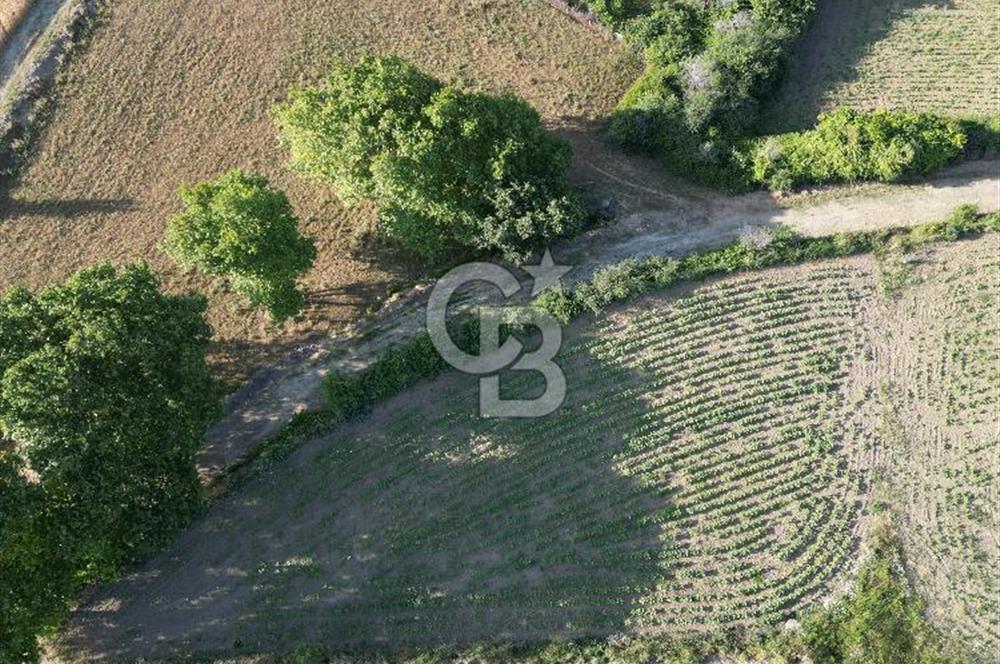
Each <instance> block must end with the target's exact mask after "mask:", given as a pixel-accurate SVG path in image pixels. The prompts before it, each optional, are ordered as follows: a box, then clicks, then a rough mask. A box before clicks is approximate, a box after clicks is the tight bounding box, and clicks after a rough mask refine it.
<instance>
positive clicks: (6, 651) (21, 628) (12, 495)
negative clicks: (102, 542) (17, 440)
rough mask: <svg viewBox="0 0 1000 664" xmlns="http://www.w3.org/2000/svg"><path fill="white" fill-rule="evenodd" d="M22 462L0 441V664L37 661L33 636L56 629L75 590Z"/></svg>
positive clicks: (55, 526)
mask: <svg viewBox="0 0 1000 664" xmlns="http://www.w3.org/2000/svg"><path fill="white" fill-rule="evenodd" d="M59 524H60V521H59V520H58V519H57V518H56V514H54V512H53V510H51V509H50V508H49V507H48V505H47V502H46V500H45V491H44V489H43V487H42V485H41V484H39V483H37V482H32V481H30V480H29V479H28V477H27V473H26V469H25V465H24V462H23V459H21V458H19V457H18V455H17V454H16V452H15V451H14V450H13V449H12V446H11V444H10V443H9V442H8V443H6V444H5V443H4V442H3V440H2V439H0V661H3V662H15V663H16V662H23V661H32V660H34V659H36V658H37V635H38V633H39V632H42V631H45V630H47V629H51V628H53V627H55V626H56V624H57V623H58V621H59V619H60V618H61V617H62V614H63V612H64V611H65V607H66V603H67V601H68V600H69V599H70V596H71V591H72V589H73V588H74V587H75V586H74V581H73V575H74V570H73V567H72V565H71V563H70V559H69V557H68V556H67V553H68V548H69V547H68V546H67V545H68V543H67V542H65V541H63V539H62V538H61V534H62V529H61V527H60V525H59Z"/></svg>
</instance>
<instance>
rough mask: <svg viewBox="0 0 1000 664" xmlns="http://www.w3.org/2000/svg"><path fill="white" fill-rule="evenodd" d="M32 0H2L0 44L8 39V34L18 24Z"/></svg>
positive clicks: (0, 2) (0, 4)
mask: <svg viewBox="0 0 1000 664" xmlns="http://www.w3.org/2000/svg"><path fill="white" fill-rule="evenodd" d="M30 4H31V0H0V46H3V43H4V42H5V41H6V40H7V35H8V34H10V32H11V31H12V30H13V29H14V28H15V26H17V22H18V21H19V20H20V19H21V16H22V15H23V14H24V12H25V10H26V9H27V8H28V6H29V5H30Z"/></svg>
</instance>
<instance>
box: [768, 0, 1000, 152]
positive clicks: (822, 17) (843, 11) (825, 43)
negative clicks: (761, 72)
mask: <svg viewBox="0 0 1000 664" xmlns="http://www.w3.org/2000/svg"><path fill="white" fill-rule="evenodd" d="M998 42H1000V12H998V11H997V5H996V2H994V1H993V0H948V1H947V2H928V1H927V0H884V1H880V2H871V1H870V0H822V1H821V2H819V3H818V9H817V11H816V15H815V16H814V18H813V21H812V24H811V26H810V28H809V29H808V30H807V31H806V33H805V34H804V35H803V37H802V39H801V41H800V44H799V46H798V48H797V49H796V50H794V51H793V52H792V54H791V57H790V63H789V66H788V73H787V75H786V78H785V80H784V81H783V83H782V85H781V87H780V89H779V92H778V93H777V94H776V95H775V96H774V97H773V98H772V100H771V101H770V103H769V104H767V105H766V107H765V114H764V115H765V120H764V125H765V130H766V131H768V132H779V131H790V130H795V129H803V128H806V127H809V126H812V124H813V123H814V122H815V120H816V115H817V114H818V113H819V112H820V111H824V110H829V109H830V108H832V107H834V106H849V107H852V108H859V109H871V108H902V109H907V110H914V111H931V112H935V113H941V114H944V115H953V116H954V115H987V114H996V113H1000V77H998V63H997V56H996V45H997V43H998Z"/></svg>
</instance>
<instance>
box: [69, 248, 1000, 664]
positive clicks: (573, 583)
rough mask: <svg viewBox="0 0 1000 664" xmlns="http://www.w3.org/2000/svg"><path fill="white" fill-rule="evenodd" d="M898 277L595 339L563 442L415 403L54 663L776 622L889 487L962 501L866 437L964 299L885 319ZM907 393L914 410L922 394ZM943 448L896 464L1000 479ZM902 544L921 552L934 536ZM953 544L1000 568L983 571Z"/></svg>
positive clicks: (803, 279)
mask: <svg viewBox="0 0 1000 664" xmlns="http://www.w3.org/2000/svg"><path fill="white" fill-rule="evenodd" d="M996 250H997V238H996V236H987V237H985V238H982V239H979V240H974V241H969V242H963V243H960V244H957V245H954V246H949V247H945V248H943V249H940V250H939V249H934V250H932V251H929V252H927V253H926V254H925V255H923V256H922V260H923V261H924V263H925V264H926V265H929V266H948V268H949V270H952V271H954V273H955V274H963V275H972V278H975V279H977V280H978V281H977V283H985V282H987V281H988V280H989V276H988V275H989V273H988V272H983V271H982V270H984V268H985V266H984V264H983V263H984V261H983V256H984V254H987V255H995V252H996ZM889 267H891V268H892V269H895V266H887V265H883V264H880V263H878V262H876V261H875V260H874V259H872V258H867V257H859V258H853V259H848V260H841V261H830V262H824V263H819V264H816V265H809V266H802V267H798V268H782V269H777V270H768V271H765V272H762V273H759V274H754V275H745V276H739V277H733V278H728V279H723V280H718V281H714V282H713V283H710V284H707V285H704V286H700V287H696V288H694V289H691V288H684V289H680V290H678V291H674V292H667V293H664V294H660V295H655V296H650V297H646V298H643V299H641V300H638V301H637V302H635V303H633V304H631V305H629V306H627V307H624V308H619V309H615V310H612V311H611V312H609V315H608V316H606V317H604V318H602V319H600V320H598V321H596V322H586V321H583V322H581V323H579V324H577V326H576V328H575V329H574V330H573V331H572V332H571V334H570V341H569V342H568V343H567V345H566V348H565V351H564V354H563V356H562V362H563V363H564V366H565V367H566V368H567V373H568V375H569V384H570V388H571V389H570V395H571V396H570V401H569V402H568V403H567V404H566V405H565V406H564V408H563V409H561V410H560V411H558V412H557V413H556V414H554V415H553V416H551V417H548V418H543V419H540V420H531V421H496V420H481V419H479V418H478V417H477V416H476V415H475V403H476V388H475V385H474V384H472V382H471V381H470V379H468V378H467V377H463V376H459V375H450V376H445V377H443V378H442V379H440V380H437V381H434V382H432V383H429V384H426V385H423V386H421V387H420V388H418V389H417V390H415V391H412V392H410V393H408V394H406V395H403V396H402V397H400V398H397V399H395V400H393V401H391V402H389V403H387V404H386V405H385V406H384V407H382V408H380V409H379V410H378V412H377V413H376V414H375V415H374V416H373V417H372V418H370V419H368V420H366V421H364V422H360V423H357V424H355V425H351V426H348V427H344V428H341V429H340V430H338V431H336V432H334V433H333V434H331V435H329V436H327V437H324V438H322V439H320V440H316V441H313V442H311V443H309V444H306V445H304V446H303V447H302V448H300V449H299V450H298V452H297V453H296V454H295V455H293V457H292V458H291V459H289V460H288V461H287V462H284V463H281V464H278V465H276V466H273V467H271V468H269V469H268V470H266V471H264V472H262V473H261V474H259V475H257V476H255V477H254V478H253V481H252V482H248V483H246V484H245V485H243V486H242V487H241V488H239V489H237V490H234V491H233V492H232V493H230V494H228V495H227V496H225V497H224V498H222V499H221V500H220V501H219V502H218V503H216V504H215V505H214V506H213V507H212V509H211V510H210V513H209V514H208V515H207V516H206V517H205V519H203V520H202V521H201V522H200V523H198V524H197V525H196V526H195V527H194V528H193V529H192V530H191V531H189V532H188V533H186V534H185V535H184V536H183V537H182V538H181V539H180V540H179V542H178V543H177V545H176V546H175V547H173V548H172V549H170V550H168V551H166V552H165V553H163V554H162V555H160V556H158V557H157V558H156V559H154V560H152V561H150V563H149V564H147V565H146V566H144V567H143V568H142V569H140V570H139V571H138V572H137V573H135V574H133V575H132V576H130V577H129V578H126V579H124V580H123V581H121V582H120V583H117V584H114V585H112V586H110V587H108V588H104V589H101V590H100V591H99V592H98V593H97V594H96V595H95V596H94V597H93V598H91V599H90V600H89V601H88V602H87V603H86V604H85V606H84V607H83V608H82V609H81V610H80V611H78V612H77V613H76V614H75V616H74V618H73V620H72V621H71V629H70V631H69V632H68V633H67V637H66V639H65V643H66V644H68V645H69V646H70V647H71V650H72V651H73V652H74V653H75V654H76V656H79V657H81V658H86V657H87V656H88V655H95V656H96V655H98V654H103V655H117V656H121V657H133V658H134V657H137V656H177V655H186V654H191V653H199V654H211V655H226V654H239V653H238V652H236V653H234V652H233V644H234V643H235V642H237V641H239V643H240V644H241V647H242V649H243V652H245V653H250V652H254V651H261V650H263V651H265V652H267V651H280V650H282V649H284V648H286V647H288V646H291V645H294V644H295V643H297V642H301V641H303V640H305V641H321V642H325V643H327V644H329V645H332V646H342V645H346V644H350V643H369V644H385V645H399V644H402V643H428V642H446V641H459V642H461V641H468V640H472V639H477V638H483V637H486V636H489V637H491V638H510V639H522V638H551V637H555V636H572V635H580V634H606V633H611V632H618V631H635V632H643V633H666V634H680V633H689V632H692V631H693V632H700V631H704V630H708V629H715V628H717V627H719V626H723V625H741V624H746V623H747V621H755V622H764V623H772V624H773V623H774V622H776V621H780V620H782V619H784V618H785V617H787V615H788V612H789V611H790V610H793V609H794V608H796V607H801V606H803V605H805V604H809V603H811V602H815V601H818V600H819V599H820V598H822V597H823V596H825V595H826V594H828V593H830V592H831V591H832V589H833V588H834V587H835V586H837V585H838V583H839V579H841V578H842V575H843V573H844V572H845V571H846V570H847V569H848V568H849V567H850V564H851V563H850V561H851V559H852V555H853V552H854V549H855V547H856V545H857V537H858V532H859V527H860V523H861V521H862V520H863V519H864V515H865V514H866V512H867V507H866V505H867V504H868V501H869V500H870V498H869V490H870V487H872V486H875V487H876V488H877V487H878V486H879V484H878V481H879V478H883V477H894V476H898V477H900V478H903V480H902V481H903V482H904V484H903V485H902V486H901V487H896V490H897V491H898V492H899V494H900V495H911V494H917V495H924V496H930V497H932V498H933V499H934V500H936V501H942V502H944V503H948V501H950V500H953V499H952V498H949V497H948V496H949V495H950V494H949V492H948V490H947V487H948V485H947V483H941V482H938V481H937V480H936V479H934V478H933V477H930V476H926V475H923V474H921V473H917V472H906V473H902V472H900V469H899V468H898V467H897V465H896V464H898V463H900V462H901V461H902V462H904V463H905V462H906V460H905V459H902V458H900V457H899V455H897V454H895V453H894V451H893V450H894V448H893V445H894V444H895V443H894V442H893V441H892V440H891V439H890V438H888V437H887V436H888V433H887V432H888V430H887V429H886V428H885V427H882V426H880V425H879V423H880V422H882V421H884V420H885V419H886V418H891V417H892V416H893V413H894V412H895V409H896V408H903V407H906V406H905V404H906V403H909V402H907V401H905V399H904V400H899V401H897V400H895V397H894V394H895V392H894V391H890V392H888V393H886V396H884V397H882V392H880V387H881V386H882V385H883V384H884V383H885V382H886V381H891V380H894V378H893V377H894V376H897V375H898V374H897V373H896V368H898V367H900V366H906V365H908V364H911V363H913V362H914V361H918V360H920V358H921V357H923V356H922V355H913V354H912V350H913V349H911V348H910V347H909V346H906V345H905V344H900V343H896V342H895V341H893V339H894V337H892V332H891V331H892V330H895V329H897V327H898V329H901V330H905V331H907V332H909V333H910V334H912V333H913V332H914V329H913V328H912V327H911V326H910V324H909V323H906V322H905V320H904V321H902V322H900V321H897V319H896V318H895V316H896V315H897V313H900V312H902V313H901V314H900V315H905V311H906V310H907V305H906V304H905V302H907V301H910V300H912V301H916V302H922V301H923V302H926V304H925V306H924V309H925V310H926V311H928V312H935V311H936V312H938V314H937V315H939V316H950V314H949V311H950V310H949V309H948V307H947V306H941V307H939V308H937V309H935V302H936V301H935V302H932V301H929V300H928V298H930V297H939V296H942V297H944V296H947V297H951V296H952V295H951V292H950V291H949V293H948V294H943V293H942V292H939V291H940V289H941V288H945V289H947V288H949V286H948V285H949V284H952V285H954V286H955V287H956V288H959V289H960V290H961V289H962V285H961V282H960V280H959V281H955V279H953V278H952V277H950V276H948V274H945V273H943V272H941V271H940V270H938V269H937V268H934V269H924V268H918V269H916V270H915V271H914V275H913V276H914V278H913V280H912V281H910V282H909V284H908V285H907V286H905V288H904V290H903V297H904V298H909V299H903V300H897V299H893V298H890V297H887V296H883V295H880V294H879V293H880V289H881V284H882V281H883V278H882V274H883V272H884V271H885V270H886V269H888V268H889ZM949 274H951V272H949ZM975 292H978V291H975ZM994 297H995V287H994ZM938 304H943V303H938ZM886 320H892V321H894V322H896V323H899V324H898V326H897V327H893V326H888V327H887V326H885V324H884V322H885V321H886ZM906 320H909V319H906ZM978 324H979V321H978V319H977V317H976V315H972V316H971V317H969V318H968V319H956V320H955V321H954V323H953V324H952V328H953V329H952V332H951V333H950V334H952V335H955V334H958V333H961V334H969V333H976V334H982V335H985V336H983V337H982V338H983V339H985V340H987V341H988V340H989V339H993V340H994V341H995V338H996V331H995V330H993V328H992V327H987V329H985V330H981V329H980V328H979V327H976V326H977V325H978ZM956 326H957V327H956ZM887 330H888V331H889V334H887ZM959 338H961V337H959ZM936 348H937V350H938V351H942V350H945V351H946V349H942V348H941V347H939V346H938V347H936ZM946 352H947V351H946ZM928 357H930V356H928ZM934 366H936V365H934ZM946 367H947V369H948V371H947V375H946V376H945V379H946V382H947V381H952V380H957V381H959V383H960V384H965V383H964V381H966V376H967V372H966V371H965V370H964V369H962V368H961V367H960V366H958V365H954V364H948V365H946ZM906 375H907V376H909V377H911V378H912V380H909V379H908V382H903V383H901V384H900V385H898V387H899V390H900V394H903V395H905V394H906V391H907V390H912V391H914V392H915V393H917V394H920V393H921V390H923V389H924V387H922V386H933V383H928V382H927V381H926V380H924V379H923V378H922V377H921V376H918V375H916V374H913V373H907V374H906ZM922 375H923V376H928V377H929V376H936V375H938V374H937V373H935V372H925V373H924V374H922ZM980 379H982V377H981V376H979V377H976V380H980ZM986 379H987V380H993V378H991V376H986ZM949 384H950V383H949ZM976 384H977V385H978V386H979V387H977V388H976V389H975V390H974V391H972V392H969V391H968V390H966V392H967V393H971V394H973V396H974V397H975V398H976V399H979V400H984V401H981V403H980V406H979V407H977V408H981V409H986V410H985V411H984V412H995V410H996V405H997V404H996V394H997V391H996V389H995V386H994V389H993V391H992V392H991V391H989V390H988V389H984V385H989V383H985V384H984V383H976ZM509 387H511V389H515V390H516V389H518V387H520V389H530V381H527V382H525V381H519V380H518V379H516V378H513V377H512V378H511V383H510V384H509ZM901 399H902V397H901ZM937 406H941V404H940V403H939V404H936V405H935V407H937ZM942 407H943V406H942ZM936 412H937V413H939V414H940V413H941V411H940V409H938V410H937V411H936ZM946 412H947V411H945V414H946ZM976 412H978V410H977V411H976ZM939 431H940V432H941V433H940V435H939V437H938V438H936V439H933V440H932V439H928V438H926V437H921V436H914V437H913V438H912V439H911V440H910V441H909V445H910V450H909V453H908V454H909V456H910V457H912V458H913V459H923V458H925V455H927V454H930V455H931V456H932V457H933V456H934V455H935V454H936V453H935V452H933V450H934V449H942V448H941V444H945V445H950V446H951V447H950V448H949V449H953V450H956V452H954V453H955V454H959V452H958V451H957V450H964V451H965V452H962V453H961V454H959V456H960V457H961V458H971V457H967V455H966V456H963V455H965V454H966V452H968V453H971V454H980V453H986V454H993V455H994V457H995V453H996V447H995V446H996V440H992V441H989V440H980V441H979V442H977V443H975V444H973V443H974V441H973V439H972V438H969V437H966V436H964V435H963V434H961V432H956V431H951V430H944V429H941V430H939ZM953 434H955V435H953ZM935 446H937V447H935ZM873 483H874V484H873ZM921 504H927V503H926V502H925V503H921ZM988 518H991V519H995V514H992V513H991V516H989V517H988ZM904 523H906V524H907V527H908V528H909V527H910V525H911V524H910V523H909V522H904ZM994 532H995V531H994ZM906 537H907V538H912V541H916V544H914V545H913V546H919V545H920V544H921V543H926V538H927V533H926V532H925V531H924V530H923V529H920V528H916V527H914V528H912V529H911V530H908V532H907V533H906ZM945 543H946V544H947V545H948V546H950V547H951V548H950V549H949V551H950V555H953V556H955V557H956V558H959V559H961V560H969V559H977V560H978V559H980V558H976V557H977V556H980V557H981V556H983V555H985V556H987V560H985V561H983V562H981V564H982V565H985V566H987V567H988V568H990V569H992V568H993V567H995V563H996V562H997V561H996V556H995V551H994V549H991V548H988V547H987V548H985V549H982V548H981V547H978V546H976V545H974V543H972V542H970V541H968V540H967V539H965V538H958V539H954V538H948V537H946V538H945ZM990 556H992V558H990ZM970 557H971V558H970ZM964 610H965V614H964V615H962V616H960V617H958V618H957V620H959V622H960V624H961V625H962V626H963V630H967V631H968V630H971V633H972V634H976V633H979V632H981V631H982V630H983V629H986V630H987V633H990V632H989V630H991V629H992V628H991V627H989V624H988V616H989V613H988V611H987V612H985V613H984V612H983V607H982V606H979V605H978V604H976V603H975V602H973V603H971V604H967V605H966V606H965V609H964ZM994 631H995V630H994Z"/></svg>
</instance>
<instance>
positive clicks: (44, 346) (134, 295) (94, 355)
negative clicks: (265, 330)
mask: <svg viewBox="0 0 1000 664" xmlns="http://www.w3.org/2000/svg"><path fill="white" fill-rule="evenodd" d="M204 310H205V301H204V298H201V297H195V296H169V295H164V294H163V293H161V292H160V291H159V288H158V283H157V280H156V278H155V277H154V275H153V274H152V273H151V272H150V271H149V269H148V268H147V267H146V266H145V265H136V266H129V267H126V268H124V269H122V270H121V271H120V272H119V271H116V270H115V269H114V268H113V267H112V266H110V265H107V264H103V265H99V266H96V267H93V268H88V269H84V270H81V271H80V272H77V273H76V274H75V275H73V276H72V277H70V278H69V279H68V280H67V281H66V282H65V283H64V284H62V285H58V286H51V287H49V288H46V289H44V290H42V291H40V292H39V293H38V294H37V295H33V294H31V293H29V292H28V291H26V290H23V289H17V288H15V289H12V290H10V291H8V292H7V293H6V294H5V295H3V296H2V297H0V340H2V343H0V439H3V438H6V439H7V440H9V441H10V442H9V443H8V444H7V446H6V448H0V462H2V464H3V468H2V469H0V471H2V473H0V474H2V475H3V477H2V479H0V482H2V484H3V486H2V487H0V489H2V493H0V500H2V501H4V507H5V509H4V511H3V513H2V519H3V521H2V523H0V529H2V533H0V537H2V541H0V566H2V569H0V574H3V575H14V576H20V577H21V578H22V579H23V580H24V585H23V586H22V589H23V593H19V592H15V593H14V594H13V596H11V595H10V594H8V595H5V596H4V600H3V601H4V602H6V603H11V604H12V605H13V608H12V609H11V613H9V614H7V612H6V610H5V612H4V614H5V616H7V617H6V618H4V620H8V619H9V620H11V621H12V622H13V624H12V625H11V626H7V625H4V627H3V629H4V630H8V631H10V632H11V633H14V634H18V635H22V636H23V635H26V634H29V633H34V632H36V631H38V630H41V629H44V628H46V627H48V626H49V625H51V623H52V622H53V620H54V619H55V618H56V617H58V615H59V614H60V613H61V610H62V608H63V606H64V602H65V599H66V598H67V597H69V596H71V595H72V593H73V591H74V590H75V588H76V585H75V584H76V583H77V582H80V581H86V580H89V579H96V578H105V577H107V576H109V575H111V574H113V573H114V572H115V571H116V570H117V569H119V568H120V567H121V566H122V565H123V564H125V563H126V562H127V561H129V560H132V559H135V558H136V557H139V556H142V555H145V554H147V553H149V552H151V551H153V550H155V549H156V548H157V547H159V546H161V545H162V544H163V543H164V542H165V541H167V540H168V538H170V537H171V536H172V534H173V533H175V532H176V531H177V530H178V529H179V528H180V527H182V526H183V525H185V524H186V523H187V522H188V520H189V519H190V517H191V516H192V515H193V514H194V513H195V511H196V510H197V509H198V508H199V506H200V504H201V484H200V482H199V481H198V477H197V473H196V471H195V465H194V453H195V451H196V449H197V448H198V446H199V445H200V443H201V438H202V434H203V433H204V431H205V429H206V427H207V426H208V424H209V422H210V421H211V419H212V418H213V417H214V415H215V414H216V412H217V409H218V395H217V392H216V389H215V385H214V383H213V381H212V380H211V378H210V376H209V374H208V370H207V368H206V365H205V361H204V354H205V350H206V348H207V345H208V342H209V338H210V330H209V327H208V325H207V324H206V323H205V320H204ZM22 458H23V459H24V464H23V466H18V465H17V463H18V460H19V459H22ZM26 469H27V470H30V473H29V475H30V477H31V478H32V479H31V480H30V481H28V482H25V480H24V477H26V476H28V475H26V474H25V471H26ZM39 561H42V562H44V564H45V565H46V567H44V568H40V567H38V564H39ZM50 561H51V567H48V565H49V562H50ZM14 585H15V586H17V585H18V584H16V583H15V584H14ZM0 588H3V589H4V590H3V592H8V591H7V590H6V589H7V584H6V583H4V584H2V585H0ZM12 638H14V637H12ZM20 638H21V637H18V639H20ZM18 643H19V645H18V646H17V648H21V647H23V646H22V645H20V643H21V641H20V640H19V641H18Z"/></svg>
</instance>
